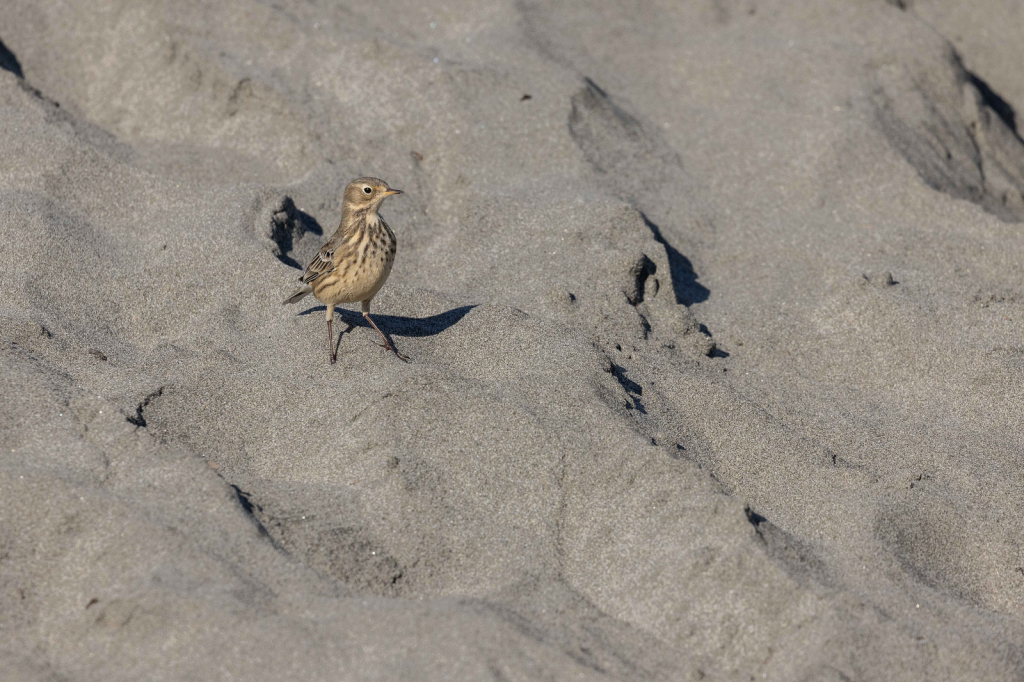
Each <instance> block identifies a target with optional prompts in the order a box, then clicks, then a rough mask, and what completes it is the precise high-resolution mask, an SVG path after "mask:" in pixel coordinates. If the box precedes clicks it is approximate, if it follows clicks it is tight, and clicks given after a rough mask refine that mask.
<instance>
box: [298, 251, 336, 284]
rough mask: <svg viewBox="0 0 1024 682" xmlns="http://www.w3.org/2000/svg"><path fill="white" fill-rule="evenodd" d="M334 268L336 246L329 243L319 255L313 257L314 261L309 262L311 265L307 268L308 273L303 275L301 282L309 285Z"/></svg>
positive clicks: (300, 278)
mask: <svg viewBox="0 0 1024 682" xmlns="http://www.w3.org/2000/svg"><path fill="white" fill-rule="evenodd" d="M333 267H334V245H333V244H331V243H327V244H324V245H323V248H321V249H320V252H319V253H317V254H316V255H315V256H314V257H313V260H311V261H310V262H309V265H307V266H306V271H305V272H304V273H302V277H299V281H300V282H305V283H306V284H309V283H310V282H312V281H314V280H316V279H319V278H320V277H322V276H324V275H325V274H327V273H328V272H330V271H331V269H332V268H333Z"/></svg>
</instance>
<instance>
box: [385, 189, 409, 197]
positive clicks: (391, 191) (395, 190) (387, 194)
mask: <svg viewBox="0 0 1024 682" xmlns="http://www.w3.org/2000/svg"><path fill="white" fill-rule="evenodd" d="M392 194H405V192H403V191H402V190H400V189H389V190H388V191H387V192H384V196H391V195H392Z"/></svg>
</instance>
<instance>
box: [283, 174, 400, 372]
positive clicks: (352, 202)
mask: <svg viewBox="0 0 1024 682" xmlns="http://www.w3.org/2000/svg"><path fill="white" fill-rule="evenodd" d="M392 194H402V190H400V189H391V188H390V187H389V186H388V183H386V182H384V181H383V180H381V179H380V178H359V179H357V180H353V181H352V182H350V183H349V185H348V187H346V188H345V201H344V203H343V204H342V207H341V225H339V226H338V229H337V230H335V232H334V234H333V235H332V236H331V238H330V239H328V240H327V243H326V244H324V245H323V247H321V249H320V252H319V253H318V254H316V256H314V257H313V260H312V261H311V262H310V264H309V265H308V266H307V267H306V271H305V272H304V273H303V274H302V276H301V277H299V281H300V282H302V283H303V284H304V285H305V286H303V287H302V288H301V289H299V290H298V291H297V292H295V293H294V294H292V295H291V296H289V297H288V298H286V299H285V300H284V303H297V302H298V301H300V300H302V299H303V298H304V297H305V296H306V294H313V296H315V297H316V298H317V300H319V301H321V302H322V303H324V304H326V305H327V343H328V351H329V353H330V358H331V364H334V362H335V361H336V360H337V355H336V353H335V351H334V330H333V329H332V328H331V323H332V322H333V320H334V306H336V305H338V304H339V303H355V302H356V301H359V302H360V303H362V304H363V317H365V318H366V321H367V322H369V323H370V326H372V327H373V328H374V329H376V330H377V333H378V334H380V337H381V338H382V339H384V348H386V349H387V350H390V351H392V352H393V353H394V354H395V355H397V356H398V357H399V358H400V359H401V360H405V361H408V358H407V357H405V356H404V355H402V354H401V353H399V352H398V351H397V350H396V349H395V347H394V346H392V345H391V342H390V341H388V337H386V336H384V332H382V331H381V330H380V329H379V328H378V327H377V325H376V324H374V322H373V320H372V319H370V301H372V300H373V297H374V296H376V295H377V292H378V291H380V289H381V287H382V286H384V282H386V281H387V279H388V275H390V274H391V266H392V265H393V264H394V262H395V248H396V246H397V245H398V240H397V239H395V233H394V232H392V231H391V228H390V227H388V224H387V223H386V222H384V218H382V217H381V216H380V215H379V214H378V213H377V209H379V208H380V205H381V203H382V202H383V201H384V199H386V198H387V197H389V196H391V195H392Z"/></svg>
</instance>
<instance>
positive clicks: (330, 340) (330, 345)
mask: <svg viewBox="0 0 1024 682" xmlns="http://www.w3.org/2000/svg"><path fill="white" fill-rule="evenodd" d="M327 353H328V355H330V358H331V364H332V365H333V364H334V363H335V362H336V361H337V359H338V358H337V357H336V356H335V354H334V330H333V329H331V320H327Z"/></svg>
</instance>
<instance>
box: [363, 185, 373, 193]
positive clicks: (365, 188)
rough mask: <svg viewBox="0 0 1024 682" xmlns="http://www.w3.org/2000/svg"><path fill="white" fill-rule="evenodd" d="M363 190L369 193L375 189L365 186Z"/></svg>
mask: <svg viewBox="0 0 1024 682" xmlns="http://www.w3.org/2000/svg"><path fill="white" fill-rule="evenodd" d="M363 191H364V192H366V193H367V194H369V193H370V192H372V191H373V190H372V189H370V188H369V187H364V188H363Z"/></svg>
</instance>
